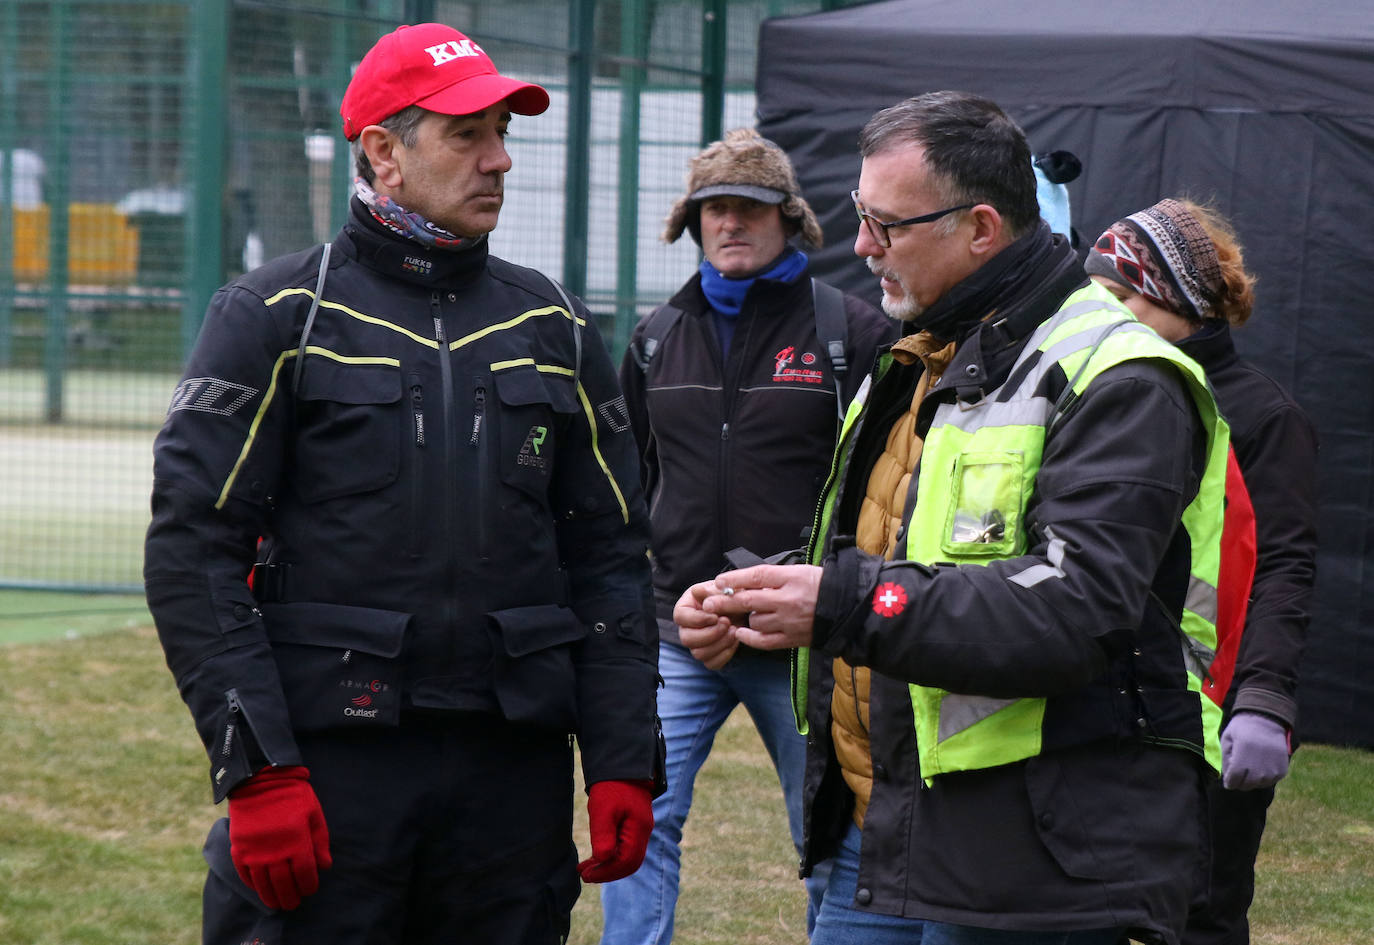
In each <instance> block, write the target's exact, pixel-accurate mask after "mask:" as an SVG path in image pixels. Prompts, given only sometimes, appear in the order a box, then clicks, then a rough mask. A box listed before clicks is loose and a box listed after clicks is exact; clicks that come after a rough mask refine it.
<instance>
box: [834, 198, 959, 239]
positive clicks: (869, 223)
mask: <svg viewBox="0 0 1374 945" xmlns="http://www.w3.org/2000/svg"><path fill="white" fill-rule="evenodd" d="M849 199H850V200H853V201H854V212H855V213H857V214H858V215H859V219H860V220H862V221H863V223H864V226H866V227H868V235H869V236H871V237H873V240H874V242H876V243H877V244H878V245H879V246H881V247H883V249H890V248H891V247H892V235H891V234H890V233H888V232H887V231H888V230H890V229H892V228H893V227H894V226H912V225H914V224H916V223H933V222H935V221H936V220H938V219H940V218H941V217H945V216H949V215H950V214H951V213H957V212H958V211H960V210H971V209H972V208H973V207H975V206H977V204H972V203H963V204H960V205H959V206H957V207H950V208H949V209H947V210H936V211H935V212H934V213H923V214H921V215H920V216H919V217H908V218H907V219H905V220H894V221H892V222H891V223H884V222H883V221H882V220H879V219H878V218H877V217H875V216H874V215H873V214H871V213H869V212H868V211H867V210H865V209H864V205H863V203H861V202H860V201H859V192H858V191H857V190H851V191H850V192H849Z"/></svg>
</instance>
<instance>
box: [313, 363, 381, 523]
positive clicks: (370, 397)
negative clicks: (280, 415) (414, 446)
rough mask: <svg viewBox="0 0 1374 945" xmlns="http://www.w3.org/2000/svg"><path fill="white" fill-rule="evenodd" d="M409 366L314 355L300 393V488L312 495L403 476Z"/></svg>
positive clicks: (320, 497)
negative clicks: (404, 372) (404, 378)
mask: <svg viewBox="0 0 1374 945" xmlns="http://www.w3.org/2000/svg"><path fill="white" fill-rule="evenodd" d="M401 393H402V385H401V369H400V366H399V365H395V364H345V363H343V362H340V361H335V360H332V359H330V358H326V357H320V356H313V357H310V360H309V361H308V362H307V363H306V366H305V369H304V371H303V372H302V374H301V389H300V390H299V391H298V392H297V394H296V398H297V404H296V419H297V424H298V426H299V430H300V432H299V434H298V435H297V437H296V443H295V449H296V457H295V458H296V475H295V488H296V491H297V492H298V493H299V494H300V496H301V498H302V499H304V500H305V501H306V502H323V501H325V500H326V499H334V498H338V497H339V496H344V495H352V494H354V493H360V492H371V491H373V490H375V489H380V488H382V487H383V486H387V485H390V484H391V483H392V482H395V481H396V477H397V475H398V472H399V469H400V456H401V439H402V437H403V436H404V435H405V434H406V430H405V427H406V418H405V414H404V411H403V410H402V408H401Z"/></svg>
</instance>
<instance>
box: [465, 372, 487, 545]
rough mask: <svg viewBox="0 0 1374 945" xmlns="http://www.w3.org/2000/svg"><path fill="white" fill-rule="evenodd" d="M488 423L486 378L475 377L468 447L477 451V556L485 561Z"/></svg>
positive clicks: (475, 515) (475, 510) (475, 516)
mask: <svg viewBox="0 0 1374 945" xmlns="http://www.w3.org/2000/svg"><path fill="white" fill-rule="evenodd" d="M486 421H487V382H486V380H485V379H484V378H481V377H475V378H473V380H472V430H471V433H470V434H469V436H468V445H469V446H472V447H474V448H475V449H476V450H477V508H476V509H474V518H475V519H476V520H477V555H478V557H480V558H483V559H485V558H486V557H487V489H488V483H487V480H488V479H489V478H490V477H489V476H488V474H487V440H489V439H490V437H489V436H487V435H485V433H484V432H483V429H482V428H483V427H484V426H486Z"/></svg>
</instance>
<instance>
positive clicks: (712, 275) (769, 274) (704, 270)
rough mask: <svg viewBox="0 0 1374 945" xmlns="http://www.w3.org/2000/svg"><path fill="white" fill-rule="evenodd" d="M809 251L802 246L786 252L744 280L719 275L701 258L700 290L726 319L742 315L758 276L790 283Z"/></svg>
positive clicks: (803, 263) (804, 267)
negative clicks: (765, 267) (804, 250)
mask: <svg viewBox="0 0 1374 945" xmlns="http://www.w3.org/2000/svg"><path fill="white" fill-rule="evenodd" d="M807 261H808V260H807V258H806V253H803V252H802V251H801V250H799V249H794V250H792V251H791V252H785V253H784V254H783V255H782V257H781V258H779V259H778V261H777V262H775V263H773V265H772V266H770V267H769V268H767V269H765V270H763V271H762V272H756V273H754V275H752V276H747V277H745V278H743V279H731V278H729V277H727V276H723V275H721V274H720V270H718V269H716V267H715V266H713V265H711V264H710V263H709V262H707V261H706V260H704V259H703V260H702V261H701V266H700V271H701V291H702V294H704V295H705V296H706V301H708V302H710V303H711V308H713V309H715V310H716V311H717V312H719V313H720V314H722V315H724V316H726V317H727V318H736V317H738V316H739V312H740V307H741V306H742V305H744V297H745V296H746V295H748V294H749V288H750V287H751V286H752V285H753V284H754V280H755V279H772V280H775V281H777V282H791V281H792V280H793V279H795V278H797V276H799V275H801V274H802V272H803V271H804V270H805V269H806V264H807Z"/></svg>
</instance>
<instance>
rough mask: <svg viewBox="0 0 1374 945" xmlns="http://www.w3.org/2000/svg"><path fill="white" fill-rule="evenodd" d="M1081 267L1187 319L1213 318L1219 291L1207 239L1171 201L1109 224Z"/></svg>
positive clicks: (1192, 219) (1191, 218)
mask: <svg viewBox="0 0 1374 945" xmlns="http://www.w3.org/2000/svg"><path fill="white" fill-rule="evenodd" d="M1084 268H1085V269H1087V270H1088V273H1089V275H1099V276H1105V277H1107V278H1108V279H1112V280H1113V281H1115V282H1119V283H1120V284H1122V285H1124V286H1126V287H1127V288H1128V289H1131V290H1133V291H1135V292H1138V293H1140V294H1141V295H1143V296H1145V297H1146V298H1147V299H1149V300H1150V301H1152V302H1154V303H1155V304H1157V305H1161V306H1163V307H1164V308H1167V309H1168V310H1169V311H1171V312H1173V313H1174V314H1176V315H1182V316H1184V317H1186V318H1193V319H1202V318H1208V317H1211V316H1212V314H1213V307H1214V303H1215V302H1216V300H1217V299H1218V298H1220V297H1221V292H1222V288H1223V286H1222V279H1221V264H1220V263H1219V262H1218V261H1217V250H1216V246H1215V245H1214V244H1213V243H1212V240H1211V237H1209V236H1208V235H1207V231H1206V230H1205V229H1203V226H1202V224H1201V223H1200V222H1199V221H1198V219H1197V217H1195V216H1193V214H1192V213H1190V212H1189V211H1188V208H1187V207H1185V206H1184V205H1183V204H1181V203H1179V202H1178V201H1177V200H1171V199H1165V200H1161V201H1160V202H1159V203H1157V204H1155V205H1154V206H1153V207H1149V208H1147V209H1145V210H1141V211H1140V212H1139V213H1133V214H1131V215H1130V216H1128V217H1126V218H1125V219H1124V220H1117V221H1116V222H1115V223H1113V224H1112V225H1111V226H1110V227H1108V228H1107V231H1106V232H1105V233H1103V234H1102V235H1101V236H1099V237H1098V238H1097V242H1096V243H1095V244H1094V245H1093V248H1092V252H1090V253H1088V258H1087V260H1085V262H1084Z"/></svg>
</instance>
